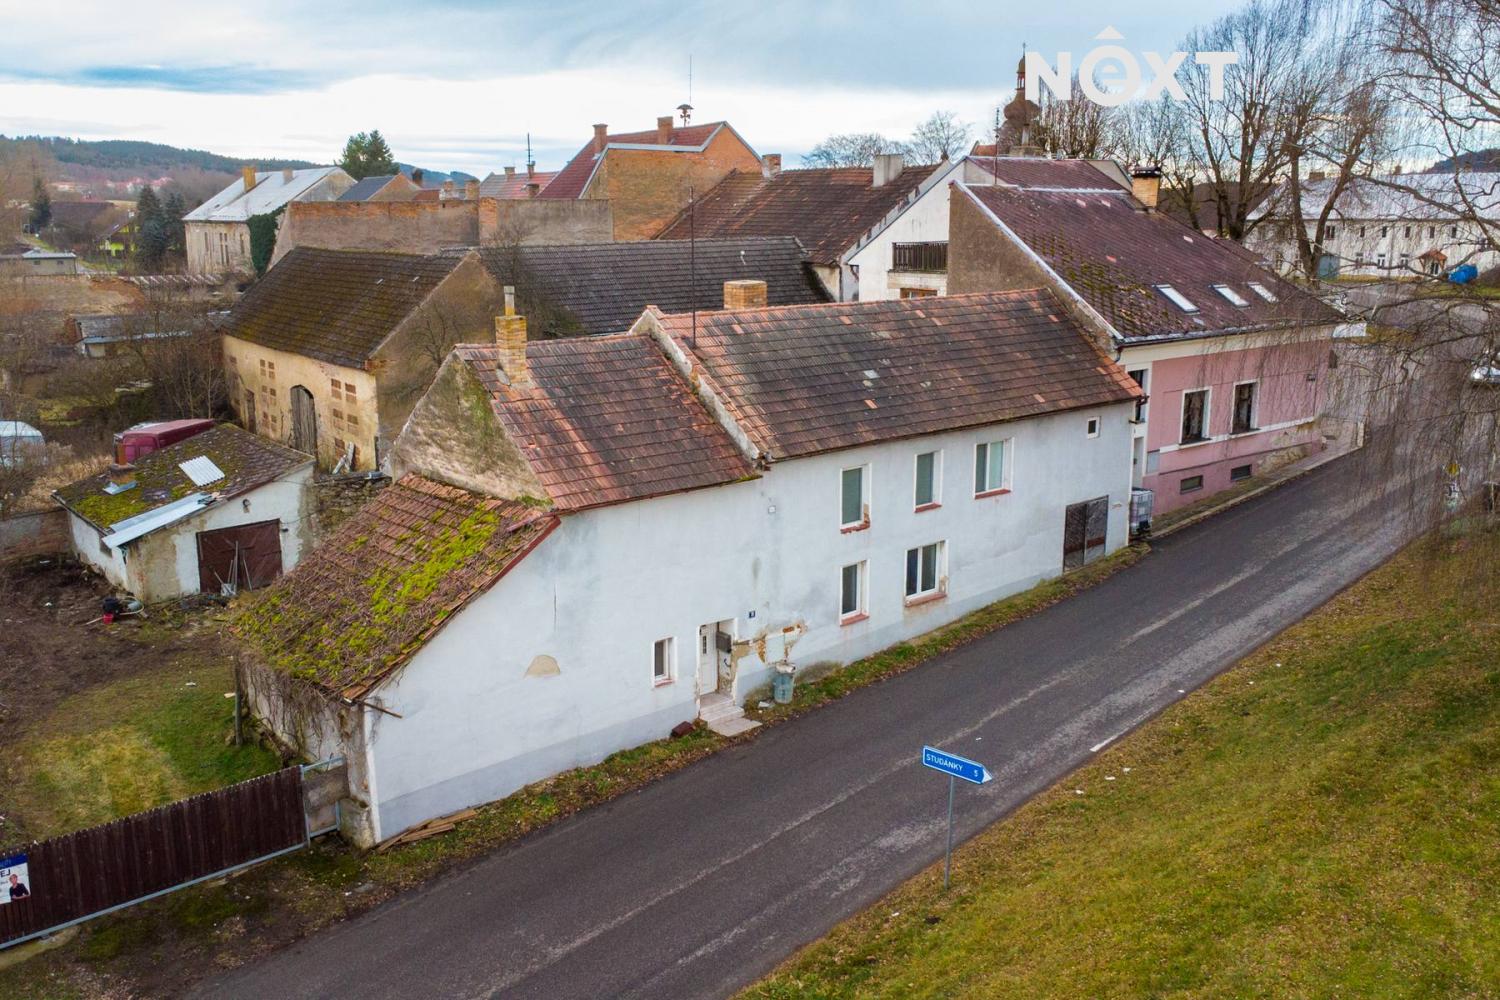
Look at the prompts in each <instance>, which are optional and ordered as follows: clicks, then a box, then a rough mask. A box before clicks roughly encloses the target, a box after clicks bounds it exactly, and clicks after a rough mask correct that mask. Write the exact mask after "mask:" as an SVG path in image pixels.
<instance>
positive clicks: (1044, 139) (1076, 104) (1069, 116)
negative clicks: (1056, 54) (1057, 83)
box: [1035, 75, 1125, 160]
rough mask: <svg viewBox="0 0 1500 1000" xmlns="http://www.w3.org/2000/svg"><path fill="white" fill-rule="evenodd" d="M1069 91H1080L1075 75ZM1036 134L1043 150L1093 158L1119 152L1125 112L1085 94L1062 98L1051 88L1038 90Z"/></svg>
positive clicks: (1063, 155) (1057, 154) (1048, 152)
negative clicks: (1065, 99) (1038, 110)
mask: <svg viewBox="0 0 1500 1000" xmlns="http://www.w3.org/2000/svg"><path fill="white" fill-rule="evenodd" d="M1072 93H1073V94H1074V95H1077V94H1078V93H1079V86H1078V78H1077V76H1076V75H1075V76H1074V79H1073V89H1072ZM1041 98H1042V100H1041V102H1040V109H1041V110H1040V113H1039V114H1038V116H1037V122H1036V128H1035V134H1036V140H1037V143H1038V145H1040V146H1041V147H1042V150H1043V152H1045V153H1047V154H1049V155H1051V156H1062V157H1067V158H1069V159H1086V160H1094V159H1101V158H1113V157H1116V156H1118V155H1119V154H1120V153H1121V152H1122V151H1123V149H1124V147H1125V142H1124V139H1125V132H1124V128H1123V124H1122V119H1123V118H1124V112H1122V111H1120V110H1119V109H1117V108H1110V107H1106V106H1105V105H1103V104H1099V103H1097V102H1095V101H1091V100H1088V99H1087V98H1085V97H1081V96H1075V97H1073V99H1071V100H1067V101H1064V100H1061V99H1059V98H1058V97H1057V95H1055V94H1053V93H1052V92H1051V91H1050V90H1047V91H1043V92H1042V94H1041Z"/></svg>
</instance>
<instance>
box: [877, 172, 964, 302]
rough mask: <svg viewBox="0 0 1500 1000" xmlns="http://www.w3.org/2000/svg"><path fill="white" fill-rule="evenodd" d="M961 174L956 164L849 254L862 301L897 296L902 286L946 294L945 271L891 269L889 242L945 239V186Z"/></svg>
mask: <svg viewBox="0 0 1500 1000" xmlns="http://www.w3.org/2000/svg"><path fill="white" fill-rule="evenodd" d="M961 174H962V169H961V167H956V168H955V169H954V170H952V171H951V172H950V173H948V174H947V175H945V176H943V177H942V179H941V180H940V181H939V182H938V183H937V184H935V185H934V186H933V187H931V188H929V189H928V190H927V191H926V192H925V193H923V194H922V195H921V196H919V197H918V198H917V200H916V201H915V202H913V203H912V204H910V205H908V206H906V207H905V208H904V209H903V211H902V212H901V214H900V215H899V216H897V218H896V219H895V220H894V221H893V222H892V223H891V224H890V225H889V226H887V227H886V228H885V229H884V230H883V231H882V232H880V233H879V234H878V235H877V236H875V237H874V238H873V239H871V240H870V242H868V243H866V244H865V245H864V246H862V247H860V248H859V249H858V250H856V251H855V252H854V253H852V254H850V255H849V263H850V264H851V265H853V266H855V267H856V268H858V273H859V300H860V301H861V302H874V301H877V300H880V299H896V298H900V297H901V288H902V286H903V285H904V286H906V287H909V288H930V289H932V290H933V291H935V292H937V293H938V294H939V295H942V294H945V293H946V291H947V284H948V282H947V278H948V275H947V273H946V272H941V273H935V272H915V271H903V272H899V273H898V272H893V271H892V270H891V259H892V258H891V254H892V250H891V245H892V244H894V243H947V242H948V194H949V190H948V189H949V187H950V186H951V184H952V182H953V181H954V180H956V179H958V177H959V176H960V175H961ZM851 297H852V296H851Z"/></svg>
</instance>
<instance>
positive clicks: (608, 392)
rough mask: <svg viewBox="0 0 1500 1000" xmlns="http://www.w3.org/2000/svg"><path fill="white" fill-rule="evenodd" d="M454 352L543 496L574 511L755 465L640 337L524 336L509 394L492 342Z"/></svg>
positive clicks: (739, 474) (717, 478)
mask: <svg viewBox="0 0 1500 1000" xmlns="http://www.w3.org/2000/svg"><path fill="white" fill-rule="evenodd" d="M455 350H456V351H457V352H458V355H459V357H460V358H462V359H463V360H464V361H465V362H466V363H467V364H468V365H469V367H470V369H471V370H472V371H473V372H474V374H475V375H476V376H477V377H478V378H479V380H480V383H481V384H482V385H483V386H484V387H485V389H486V390H487V391H488V392H489V394H490V399H491V403H492V405H493V407H494V410H495V413H496V414H497V415H498V417H499V419H500V421H501V423H502V425H503V426H504V427H505V429H506V432H507V433H508V434H509V435H510V436H511V437H512V438H513V439H514V440H515V441H516V443H517V444H518V445H519V447H520V449H521V452H522V454H524V455H525V456H526V458H527V460H528V461H529V462H530V464H531V466H532V468H533V470H535V472H536V474H537V478H538V479H540V480H541V482H542V485H543V486H544V487H545V488H546V490H547V494H548V496H549V497H551V499H552V502H553V503H554V504H556V506H557V507H558V508H560V509H580V508H584V507H595V506H600V505H603V504H611V503H620V502H623V501H626V500H641V499H644V498H646V497H652V496H659V495H662V494H666V493H678V492H682V491H684V490H692V489H698V488H701V487H705V486H717V485H720V484H722V483H729V482H734V481H736V480H739V479H745V478H748V477H750V476H753V475H754V474H755V469H754V467H753V466H752V465H751V464H750V462H749V461H748V460H747V459H746V458H745V456H744V455H743V454H742V453H741V452H740V450H739V449H738V448H737V447H736V446H735V443H734V441H733V440H731V439H730V437H729V435H728V433H727V432H725V431H724V429H723V428H722V427H720V426H719V424H718V423H717V422H716V421H715V420H714V418H713V417H712V416H711V415H710V414H709V413H708V411H707V410H706V409H704V408H703V406H702V404H700V403H699V402H698V400H697V399H696V398H695V397H694V396H693V393H692V390H691V389H690V388H689V386H688V384H687V383H686V382H685V381H684V380H683V379H682V378H681V377H680V376H679V375H678V374H677V372H676V370H675V369H673V367H672V366H671V364H670V363H669V362H668V361H667V359H666V357H665V356H664V355H663V354H662V352H661V349H660V347H658V346H657V345H656V344H655V343H654V342H653V341H652V340H651V339H650V338H648V337H646V336H643V335H639V334H619V335H615V336H608V337H587V338H575V339H572V340H550V341H533V342H532V343H531V344H529V345H528V346H527V351H526V359H527V365H528V367H529V369H530V374H531V380H532V382H533V387H532V388H530V389H527V390H522V391H519V392H518V391H515V390H514V389H512V388H511V387H510V385H509V379H508V377H507V376H506V374H505V372H504V370H503V369H502V368H501V366H500V354H499V351H498V349H497V348H496V347H495V346H494V345H489V344H460V345H459V346H458V347H457V348H455Z"/></svg>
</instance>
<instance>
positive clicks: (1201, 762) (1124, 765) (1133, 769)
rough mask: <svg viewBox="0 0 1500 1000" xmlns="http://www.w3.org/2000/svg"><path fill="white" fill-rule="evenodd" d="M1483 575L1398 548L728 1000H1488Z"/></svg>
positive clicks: (1492, 665)
mask: <svg viewBox="0 0 1500 1000" xmlns="http://www.w3.org/2000/svg"><path fill="white" fill-rule="evenodd" d="M1497 559H1500V543H1497V538H1496V536H1495V535H1494V534H1493V533H1491V534H1488V535H1474V534H1471V535H1469V536H1468V537H1466V538H1463V539H1458V540H1451V539H1450V540H1445V541H1443V542H1441V543H1435V544H1426V543H1424V544H1423V545H1422V546H1420V547H1414V548H1413V549H1409V550H1408V551H1407V552H1405V553H1403V554H1402V555H1401V556H1399V557H1398V558H1397V559H1396V560H1394V561H1393V562H1392V563H1389V564H1387V565H1386V566H1385V567H1383V568H1381V569H1379V570H1377V571H1375V572H1374V573H1372V574H1371V575H1369V576H1368V577H1366V578H1365V579H1364V580H1362V581H1361V582H1359V583H1358V584H1356V585H1355V586H1354V587H1352V588H1350V589H1349V590H1347V591H1346V592H1345V593H1343V594H1342V595H1340V596H1339V597H1337V598H1335V599H1334V600H1333V601H1332V602H1330V603H1329V604H1328V605H1326V606H1325V607H1324V608H1323V609H1321V610H1320V611H1318V612H1317V613H1315V614H1314V615H1312V616H1310V617H1309V618H1308V619H1306V620H1305V621H1303V622H1302V623H1300V624H1298V625H1296V626H1294V627H1293V628H1291V629H1289V630H1288V631H1287V632H1285V633H1283V634H1282V635H1281V636H1280V637H1278V638H1277V639H1275V640H1273V641H1272V642H1271V643H1270V644H1268V645H1267V646H1266V647H1264V648H1263V649H1261V650H1260V651H1259V652H1257V653H1255V654H1253V655H1252V656H1250V657H1248V658H1247V659H1246V660H1244V661H1243V662H1242V663H1241V664H1239V665H1238V666H1237V667H1236V668H1235V669H1233V670H1231V671H1230V672H1228V673H1226V674H1225V675H1224V676H1222V677H1220V678H1219V679H1218V680H1216V681H1215V682H1213V683H1212V684H1210V685H1209V686H1207V687H1206V688H1204V689H1203V690H1202V691H1200V692H1198V693H1196V694H1194V695H1193V696H1191V697H1190V698H1188V699H1186V700H1184V701H1182V702H1180V703H1178V704H1177V705H1175V706H1173V707H1172V708H1170V709H1168V710H1167V711H1166V712H1165V713H1163V714H1162V715H1161V716H1160V717H1158V718H1157V719H1156V720H1154V721H1153V722H1151V723H1149V724H1148V725H1146V726H1145V727H1143V728H1142V729H1141V730H1139V731H1138V732H1136V733H1135V734H1133V735H1131V736H1130V737H1127V738H1126V739H1124V740H1122V741H1121V742H1120V743H1118V744H1116V745H1115V746H1114V747H1112V748H1111V749H1110V750H1108V751H1106V752H1105V753H1103V754H1101V755H1100V757H1099V758H1098V759H1097V760H1096V761H1093V762H1091V763H1090V764H1088V765H1087V766H1085V767H1083V768H1081V769H1080V770H1079V771H1077V772H1075V773H1074V774H1073V775H1071V776H1070V777H1069V778H1067V779H1066V780H1065V781H1063V782H1061V783H1059V785H1058V786H1057V787H1055V788H1053V789H1051V790H1049V791H1048V792H1046V793H1044V794H1042V795H1041V796H1039V797H1037V798H1036V799H1034V800H1032V801H1031V802H1030V803H1028V804H1027V805H1026V806H1024V807H1023V808H1022V809H1021V810H1019V811H1018V812H1017V813H1016V814H1015V815H1014V816H1012V817H1011V818H1010V819H1007V820H1006V821H1004V822H1002V823H999V824H996V825H995V826H993V827H991V828H990V829H989V830H987V831H986V832H984V833H983V834H981V835H979V836H978V837H976V838H975V839H974V840H972V841H970V842H969V843H968V844H966V845H964V847H963V848H962V849H961V850H960V851H958V852H957V854H956V856H955V876H954V883H955V885H954V889H953V890H952V891H951V892H948V893H945V892H944V891H943V889H942V874H941V865H938V866H936V867H935V868H933V869H931V870H929V871H927V872H925V873H923V874H922V875H920V876H918V877H917V878H915V879H913V880H912V881H911V882H909V883H907V884H906V885H905V886H903V887H901V888H900V889H898V890H896V891H895V892H893V893H892V894H891V895H890V896H888V897H887V898H886V899H884V900H882V901H881V902H880V903H878V904H876V905H875V906H873V907H871V908H870V909H869V910H867V911H866V912H864V913H863V914H861V915H859V916H857V917H855V918H853V919H851V920H849V921H848V922H846V923H844V924H842V925H840V926H839V927H838V928H836V929H835V930H834V931H833V932H832V933H831V934H830V935H829V936H828V937H826V938H825V939H823V940H821V941H819V942H817V943H815V944H813V945H811V946H809V947H808V948H807V949H805V950H804V951H803V952H802V953H801V954H799V955H798V956H796V957H795V958H793V959H792V960H791V961H789V962H788V963H787V964H785V965H784V966H783V967H782V968H780V969H779V970H777V971H776V972H775V973H773V974H772V975H771V976H770V977H768V978H767V979H766V980H764V981H763V982H761V983H759V984H757V985H755V986H754V987H752V988H750V989H749V990H747V991H746V993H745V996H748V997H754V998H762V1000H781V998H790V997H797V998H836V997H871V998H873V997H903V998H904V997H970V996H1024V997H1080V996H1100V997H1103V996H1132V997H1158V996H1167V995H1182V996H1193V997H1272V996H1275V997H1282V996H1288V997H1291V996H1297V997H1300V996H1358V997H1437V996H1448V997H1493V996H1496V995H1497V984H1500V888H1497V887H1500V766H1497V761H1500V592H1497V591H1500V588H1497V586H1496V573H1495V571H1494V569H1493V567H1494V566H1495V565H1496V560H1497ZM1079 790H1081V794H1079Z"/></svg>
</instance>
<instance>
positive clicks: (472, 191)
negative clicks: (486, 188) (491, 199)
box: [464, 177, 479, 201]
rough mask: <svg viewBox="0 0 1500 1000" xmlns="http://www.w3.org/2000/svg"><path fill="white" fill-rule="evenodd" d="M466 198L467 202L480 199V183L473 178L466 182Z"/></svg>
mask: <svg viewBox="0 0 1500 1000" xmlns="http://www.w3.org/2000/svg"><path fill="white" fill-rule="evenodd" d="M464 198H465V200H467V201H475V200H477V199H478V198H479V181H477V180H475V179H474V178H473V177H470V178H469V179H468V180H466V181H464Z"/></svg>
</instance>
